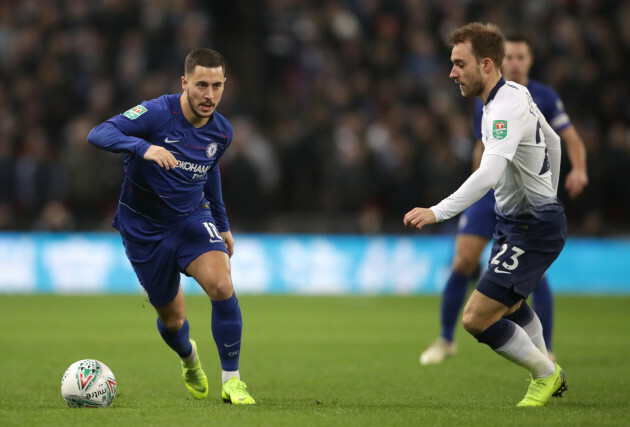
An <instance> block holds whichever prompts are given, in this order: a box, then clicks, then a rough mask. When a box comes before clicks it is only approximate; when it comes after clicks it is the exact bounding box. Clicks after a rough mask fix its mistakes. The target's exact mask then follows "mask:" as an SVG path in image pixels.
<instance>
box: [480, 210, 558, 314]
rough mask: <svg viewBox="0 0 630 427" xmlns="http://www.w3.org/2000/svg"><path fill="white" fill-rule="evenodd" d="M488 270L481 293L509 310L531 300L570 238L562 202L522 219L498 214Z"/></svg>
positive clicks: (485, 273)
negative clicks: (522, 301) (517, 304)
mask: <svg viewBox="0 0 630 427" xmlns="http://www.w3.org/2000/svg"><path fill="white" fill-rule="evenodd" d="M493 238H494V244H493V245H492V253H491V255H490V262H489V263H488V268H487V269H486V270H485V271H484V273H483V275H482V276H481V278H480V279H479V283H478V284H477V290H478V291H479V292H481V293H482V294H484V295H486V296H487V297H489V298H492V299H494V300H496V301H499V302H501V303H503V304H505V305H506V306H508V307H511V306H513V305H514V304H516V303H517V302H519V301H520V300H521V299H527V297H529V294H531V293H532V292H533V290H534V289H535V288H536V287H537V286H538V283H539V282H540V279H541V278H542V276H543V274H545V271H547V269H548V268H549V267H550V266H551V264H552V263H553V262H554V261H555V260H556V258H558V255H560V252H561V251H562V248H563V247H564V243H565V241H566V238H567V220H566V217H565V215H564V207H563V206H562V204H561V203H560V202H557V203H554V204H550V205H547V206H546V207H545V210H544V211H538V212H536V213H535V214H534V215H528V216H524V217H519V218H508V217H505V216H502V215H497V227H496V232H495V234H494V236H493Z"/></svg>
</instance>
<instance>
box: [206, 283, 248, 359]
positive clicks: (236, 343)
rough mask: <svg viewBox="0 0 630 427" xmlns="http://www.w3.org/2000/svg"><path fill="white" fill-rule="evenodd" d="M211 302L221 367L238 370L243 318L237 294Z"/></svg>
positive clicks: (213, 334) (214, 332)
mask: <svg viewBox="0 0 630 427" xmlns="http://www.w3.org/2000/svg"><path fill="white" fill-rule="evenodd" d="M211 303H212V336H213V337H214V342H215V343H216V345H217V349H218V350H219V358H220V359H221V368H222V369H223V370H224V371H238V360H239V355H240V353H241V335H242V332H243V319H242V317H241V308H240V307H239V305H238V300H237V299H236V294H233V295H232V296H231V297H230V298H228V299H226V300H222V301H211Z"/></svg>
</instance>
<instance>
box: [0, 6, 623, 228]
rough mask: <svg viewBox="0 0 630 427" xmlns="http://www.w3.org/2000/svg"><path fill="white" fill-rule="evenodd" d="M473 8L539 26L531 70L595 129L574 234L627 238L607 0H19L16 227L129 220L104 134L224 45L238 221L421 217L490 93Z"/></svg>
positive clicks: (350, 223) (1, 74)
mask: <svg viewBox="0 0 630 427" xmlns="http://www.w3.org/2000/svg"><path fill="white" fill-rule="evenodd" d="M475 20H476V21H482V22H493V23H496V24H498V25H499V26H500V27H501V28H502V29H503V31H504V33H506V34H508V33H512V32H524V33H526V34H527V35H528V36H529V37H530V38H531V39H532V41H533V43H534V52H535V59H534V67H533V69H532V73H531V75H532V77H534V78H536V79H538V80H541V81H542V82H544V83H546V84H549V85H551V86H552V87H554V88H555V89H556V90H557V92H558V93H559V95H560V96H561V98H562V99H563V101H564V103H565V107H566V110H567V112H568V113H569V115H570V117H571V119H572V121H573V124H574V125H575V126H576V128H577V130H578V132H579V133H580V135H581V137H582V138H583V140H584V143H585V145H586V149H587V153H588V165H589V178H590V185H589V186H588V187H587V189H586V191H585V192H584V193H583V194H582V195H581V196H580V197H579V198H578V199H577V200H574V201H573V200H568V199H567V197H566V193H565V192H564V189H563V188H562V189H561V192H560V197H561V198H562V200H563V201H564V202H565V205H566V208H567V217H568V219H569V232H570V233H571V234H573V235H591V236H600V235H601V236H612V235H620V234H624V235H628V233H629V232H630V185H628V183H629V182H630V179H629V178H628V174H627V171H628V169H630V128H629V123H630V102H629V101H630V96H629V88H628V69H630V25H628V23H629V22H630V2H623V1H606V0H584V1H578V0H576V1H560V0H555V1H549V0H529V1H527V2H522V1H514V0H508V1H502V2H494V1H489V0H487V1H464V0H460V1H457V0H426V1H411V0H407V1H404V0H399V1H393V0H390V1H387V0H346V1H343V0H336V1H335V0H329V1H325V0H324V1H319V0H318V1H315V0H312V1H308V0H267V1H217V2H203V1H167V0H162V1H130V0H99V1H88V0H65V1H64V0H57V1H35V0H30V1H29V0H19V1H18V0H14V1H12V0H9V1H7V0H3V1H2V2H1V3H0V100H2V102H1V103H0V229H4V230H111V227H110V224H111V220H112V218H113V214H114V211H115V208H116V203H117V200H118V193H119V189H120V185H121V182H122V155H115V154H111V153H106V152H102V151H99V150H97V149H96V148H94V147H92V146H91V145H89V144H88V143H87V141H86V136H87V134H88V133H89V131H90V130H91V128H92V127H93V126H95V125H96V124H98V123H100V122H102V121H104V120H106V119H107V118H109V117H111V116H113V115H115V114H119V113H121V112H123V111H125V110H127V109H129V108H130V107H133V106H135V105H137V104H139V103H140V101H142V100H147V99H151V98H155V97H157V96H159V95H161V94H163V93H178V92H180V91H181V85H180V76H181V75H182V74H183V62H184V58H185V56H186V54H187V53H188V52H189V51H190V50H191V49H193V48H196V47H210V48H213V49H216V50H218V51H220V52H221V53H223V55H224V56H225V58H226V60H227V63H228V66H227V76H228V80H227V82H226V90H225V94H224V96H223V101H222V103H221V105H220V106H219V109H218V110H219V112H220V113H222V114H223V115H225V116H226V117H228V119H230V120H231V121H232V123H233V124H234V127H235V137H234V141H233V143H232V146H231V147H230V149H229V150H228V151H227V153H226V155H225V156H224V157H223V160H222V173H223V192H224V199H225V202H226V205H227V208H228V216H229V218H230V222H231V224H232V229H233V230H239V231H255V232H307V233H308V232H331V233H378V232H391V233H403V232H407V231H406V230H405V229H404V228H403V227H402V217H403V215H404V213H405V212H407V211H408V210H409V209H411V208H412V207H414V206H424V207H428V206H432V205H434V204H436V203H437V202H439V201H440V200H441V199H443V198H444V197H446V196H448V195H449V194H450V193H452V192H453V191H454V190H456V189H457V187H458V186H459V185H460V184H461V183H462V182H463V181H464V180H465V179H466V177H467V176H468V175H469V173H470V164H471V153H472V147H473V137H472V109H473V102H472V100H471V99H463V98H462V97H461V95H460V93H459V90H458V88H457V86H456V85H455V84H453V83H452V82H451V81H450V80H449V78H448V75H449V71H450V61H449V56H450V50H449V48H447V47H446V45H445V40H446V39H447V36H448V34H449V32H450V31H451V30H452V29H454V28H456V27H458V26H460V25H463V24H466V23H468V22H470V21H475ZM568 167H569V166H568V161H567V159H566V156H565V158H564V161H563V174H566V172H567V170H568ZM560 179H561V181H560V182H561V186H563V183H564V175H563V176H561V178H560ZM454 226H455V221H447V222H446V223H444V224H442V225H440V226H437V227H434V228H432V229H430V230H429V232H447V231H452V230H453V229H454Z"/></svg>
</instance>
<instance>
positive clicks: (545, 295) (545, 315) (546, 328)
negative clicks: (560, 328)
mask: <svg viewBox="0 0 630 427" xmlns="http://www.w3.org/2000/svg"><path fill="white" fill-rule="evenodd" d="M532 302H533V306H534V311H535V312H536V314H537V315H538V318H539V319H540V323H541V324H542V328H543V338H544V339H545V345H546V346H547V349H548V350H551V335H552V333H553V296H552V295H551V289H550V288H549V282H547V275H544V276H543V277H542V279H540V284H539V285H538V286H537V287H536V289H534V292H533V293H532Z"/></svg>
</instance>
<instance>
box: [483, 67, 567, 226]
mask: <svg viewBox="0 0 630 427" xmlns="http://www.w3.org/2000/svg"><path fill="white" fill-rule="evenodd" d="M481 137H482V141H483V144H484V147H485V148H484V153H483V155H484V156H488V155H496V156H501V157H503V158H505V159H507V160H508V165H507V168H506V169H505V171H504V172H503V175H502V176H501V178H499V181H498V182H497V183H496V185H495V186H494V197H495V199H496V209H497V211H498V212H499V213H501V214H502V215H506V216H515V215H520V214H531V213H532V210H533V209H536V210H538V209H541V208H542V207H543V206H545V205H547V204H550V203H555V202H556V200H557V199H556V195H557V192H558V178H559V172H560V137H559V136H558V135H557V134H556V133H555V132H554V131H553V129H552V128H551V126H549V124H548V123H547V121H546V120H545V117H544V116H543V115H542V113H541V112H540V110H539V109H538V107H537V106H536V104H535V103H534V101H533V100H532V97H531V95H530V93H529V91H528V90H527V88H526V87H525V86H522V85H520V84H518V83H515V82H506V81H505V80H504V79H503V78H501V80H500V81H499V82H498V83H497V85H496V86H495V88H494V89H493V90H492V92H491V93H490V95H489V96H488V99H487V101H486V105H485V106H484V107H483V116H482V118H481Z"/></svg>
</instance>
